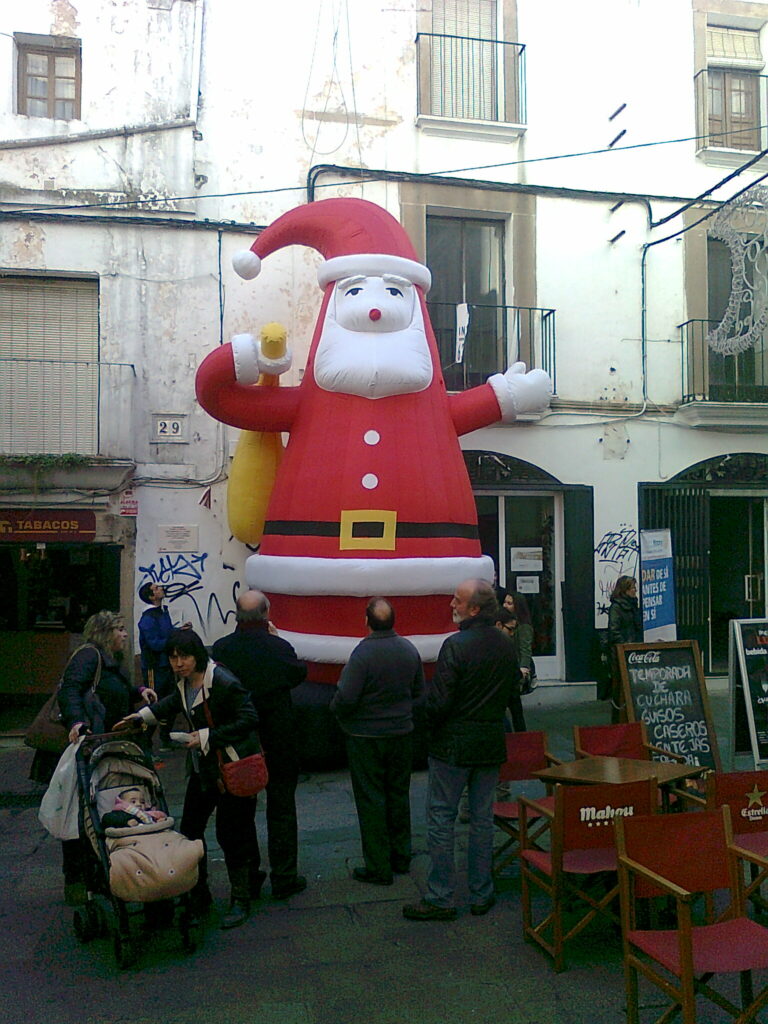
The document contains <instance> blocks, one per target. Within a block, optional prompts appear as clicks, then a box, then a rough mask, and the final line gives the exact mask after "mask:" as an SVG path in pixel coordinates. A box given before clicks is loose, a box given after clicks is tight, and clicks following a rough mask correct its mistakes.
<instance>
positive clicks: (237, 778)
mask: <svg viewBox="0 0 768 1024" xmlns="http://www.w3.org/2000/svg"><path fill="white" fill-rule="evenodd" d="M203 708H204V710H205V717H206V718H207V719H208V725H209V726H210V728H211V729H212V728H213V718H212V717H211V712H210V708H209V707H208V701H207V700H205V698H203ZM216 757H217V758H218V761H219V782H218V786H219V792H220V793H229V795H230V796H242V797H253V796H256V795H257V794H258V793H260V792H261V791H262V789H264V788H265V787H266V785H267V783H268V782H269V773H268V771H267V762H266V760H265V758H264V754H263V753H258V754H250V755H249V756H248V757H238V758H236V759H235V760H234V761H225V760H224V756H223V754H222V753H221V750H219V749H218V748H217V750H216Z"/></svg>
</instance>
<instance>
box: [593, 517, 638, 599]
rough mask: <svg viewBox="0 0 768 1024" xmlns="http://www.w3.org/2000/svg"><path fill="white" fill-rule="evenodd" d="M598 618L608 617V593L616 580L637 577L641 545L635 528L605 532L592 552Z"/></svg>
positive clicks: (609, 596)
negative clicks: (593, 556)
mask: <svg viewBox="0 0 768 1024" xmlns="http://www.w3.org/2000/svg"><path fill="white" fill-rule="evenodd" d="M595 555H596V558H595V582H596V591H597V608H596V610H597V614H598V615H607V614H608V608H609V607H610V604H611V593H612V591H613V588H614V586H615V584H616V580H617V579H618V578H619V576H637V565H638V558H639V556H640V545H639V542H638V537H637V530H636V529H635V528H634V526H628V525H627V524H626V523H620V524H619V525H618V527H617V528H616V529H614V530H608V531H607V532H606V533H604V534H603V536H602V537H601V538H600V540H599V541H598V543H597V547H596V548H595Z"/></svg>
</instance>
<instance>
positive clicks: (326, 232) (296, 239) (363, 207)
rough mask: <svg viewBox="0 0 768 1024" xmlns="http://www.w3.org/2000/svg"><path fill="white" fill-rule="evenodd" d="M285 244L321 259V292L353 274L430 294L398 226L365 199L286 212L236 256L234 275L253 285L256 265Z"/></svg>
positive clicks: (424, 272)
mask: <svg viewBox="0 0 768 1024" xmlns="http://www.w3.org/2000/svg"><path fill="white" fill-rule="evenodd" d="M286 245H308V246H310V247H311V248H313V249H316V250H317V251H318V252H319V253H320V254H321V255H322V256H324V257H325V263H323V264H322V265H321V266H320V268H319V270H318V273H317V279H318V283H319V285H320V287H321V288H325V287H326V285H328V284H330V283H332V282H334V281H339V280H341V279H342V278H344V277H351V276H354V275H355V274H365V275H366V276H380V275H382V274H394V275H397V276H400V277H404V278H405V279H406V280H407V281H411V282H412V283H413V284H415V285H418V286H419V287H420V288H422V289H423V290H424V291H425V292H427V291H429V288H430V285H431V283H432V275H431V274H430V272H429V269H428V268H427V267H425V266H424V264H423V263H419V261H418V259H417V257H416V252H415V251H414V248H413V246H412V245H411V242H410V239H409V238H408V236H407V235H406V233H405V231H404V229H403V227H402V225H401V224H400V223H399V222H398V221H396V220H395V218H394V217H393V216H392V215H391V214H390V213H388V212H387V211H386V210H384V209H383V208H382V207H381V206H377V205H376V204H375V203H369V202H368V201H367V200H365V199H322V200H319V201H318V202H314V203H307V204H306V205H305V206H297V207H295V208H294V209H293V210H288V212H287V213H284V214H283V215H282V217H278V218H277V220H276V221H273V223H272V224H270V225H269V227H267V228H265V229H264V231H262V233H261V234H260V235H259V236H258V238H257V239H256V240H255V241H254V243H253V245H252V246H251V248H250V249H248V250H246V251H244V252H238V253H236V254H235V257H234V259H233V260H232V264H233V266H234V269H235V272H236V273H237V274H238V275H239V276H240V277H242V278H245V279H246V280H252V279H253V278H254V277H256V276H257V275H258V274H259V272H260V270H261V261H262V260H263V259H264V257H265V256H268V255H269V254H270V253H273V252H276V251H277V250H278V249H282V248H284V247H285V246H286Z"/></svg>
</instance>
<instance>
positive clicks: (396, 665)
mask: <svg viewBox="0 0 768 1024" xmlns="http://www.w3.org/2000/svg"><path fill="white" fill-rule="evenodd" d="M365 617H366V622H367V624H368V630H369V632H368V636H367V637H366V638H365V639H364V640H361V641H360V643H359V644H358V645H357V647H356V648H355V649H354V651H353V652H352V654H351V656H350V659H349V661H348V662H347V664H346V665H345V666H344V669H343V671H342V673H341V678H340V680H339V686H338V690H337V691H336V694H335V695H334V698H333V700H332V701H331V710H332V711H333V712H334V713H335V714H336V716H337V718H338V720H339V724H340V725H341V728H342V729H343V730H344V732H345V734H346V743H347V757H348V761H349V770H350V775H351V778H352V790H353V792H354V795H355V806H356V807H357V817H358V821H359V823H360V839H361V841H362V846H363V858H364V860H365V867H364V868H355V869H354V871H353V877H354V878H355V879H356V880H357V881H358V882H370V883H371V884H373V885H391V884H392V881H393V879H392V875H393V873H395V874H405V873H406V872H407V871H408V869H409V865H410V861H411V808H410V784H411V751H412V735H411V734H412V732H413V705H414V703H415V702H417V701H419V699H420V697H421V695H422V691H423V688H424V671H423V669H422V665H421V658H420V657H419V652H418V651H417V650H416V648H415V647H414V645H413V644H412V643H411V642H410V640H406V639H405V637H402V636H398V635H397V633H395V630H394V625H395V613H394V610H393V608H392V605H391V604H390V603H389V601H385V600H384V598H372V599H371V600H370V601H369V602H368V607H367V608H366V613H365Z"/></svg>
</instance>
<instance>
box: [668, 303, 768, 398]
mask: <svg viewBox="0 0 768 1024" xmlns="http://www.w3.org/2000/svg"><path fill="white" fill-rule="evenodd" d="M718 323H719V321H717V320H687V321H686V322H685V323H684V324H680V328H679V329H680V333H681V340H682V379H683V401H684V402H693V401H697V400H698V401H706V402H768V336H764V337H763V340H762V343H761V344H760V345H758V346H757V347H755V348H749V349H747V350H746V352H739V353H737V354H735V355H721V354H720V353H719V352H713V351H712V349H711V348H710V347H709V345H708V344H707V335H708V334H709V332H710V331H711V330H712V329H713V328H714V327H716V326H717V324H718Z"/></svg>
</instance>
